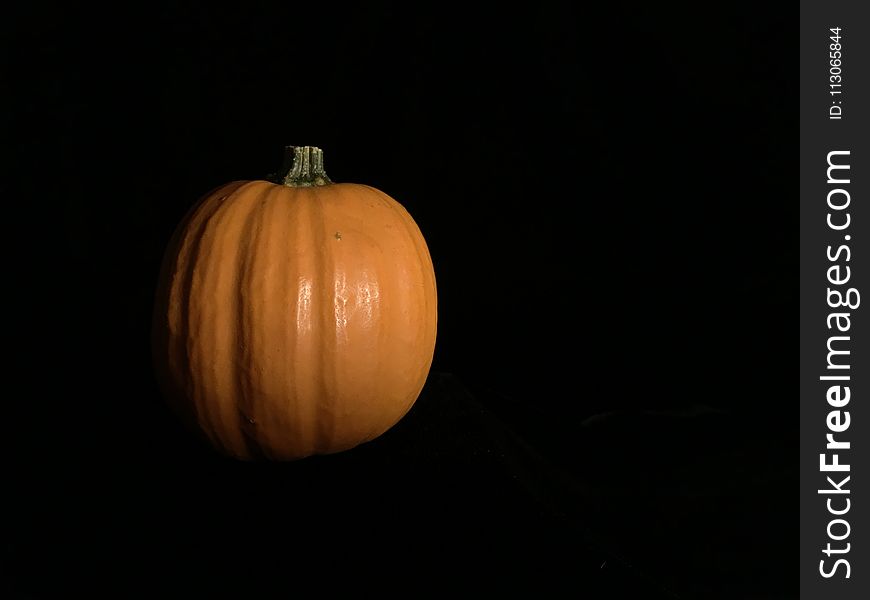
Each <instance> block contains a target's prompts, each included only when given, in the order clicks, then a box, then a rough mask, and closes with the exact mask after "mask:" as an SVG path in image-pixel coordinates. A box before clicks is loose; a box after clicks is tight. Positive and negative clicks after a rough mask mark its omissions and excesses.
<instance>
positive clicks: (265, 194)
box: [153, 180, 437, 460]
mask: <svg viewBox="0 0 870 600" xmlns="http://www.w3.org/2000/svg"><path fill="white" fill-rule="evenodd" d="M327 181H328V180H327ZM436 328H437V295H436V287H435V273H434V270H433V266H432V260H431V257H430V255H429V250H428V248H427V246H426V242H425V240H424V238H423V236H422V234H421V233H420V230H419V228H418V227H417V225H416V224H415V222H414V220H413V219H412V218H411V216H410V215H409V214H408V212H407V211H406V210H405V209H404V208H403V207H402V206H401V205H400V204H399V203H398V202H396V201H395V200H393V199H392V198H390V197H389V196H387V195H386V194H384V193H383V192H381V191H378V190H376V189H374V188H371V187H368V186H364V185H357V184H332V183H329V184H327V185H319V184H318V185H310V186H304V187H291V186H289V185H282V184H275V183H270V182H267V181H238V182H233V183H230V184H227V185H225V186H223V187H221V188H218V189H217V190H215V191H213V192H212V193H210V194H209V195H207V196H206V197H204V198H203V199H202V200H201V201H200V202H199V203H198V204H197V205H196V206H195V207H194V208H193V209H191V211H190V213H189V214H188V216H187V217H186V218H185V220H184V221H183V222H182V224H181V225H180V226H179V227H178V229H177V231H176V233H175V235H174V236H173V239H172V241H171V242H170V244H169V247H168V249H167V251H166V255H165V257H164V261H163V266H162V270H161V276H160V283H159V286H158V292H157V298H156V302H155V311H154V326H153V354H154V362H155V369H156V372H157V375H158V380H159V382H160V385H161V388H162V389H163V392H164V394H165V395H166V396H167V398H168V400H169V402H170V404H171V405H172V406H173V407H174V408H175V409H176V410H177V412H178V413H179V414H180V415H181V416H182V417H183V418H184V419H185V420H186V421H187V422H189V423H191V424H192V425H193V426H194V427H195V428H196V429H198V430H199V431H201V432H202V433H203V434H204V435H205V436H206V437H207V438H208V440H209V441H210V442H211V443H212V444H213V445H214V447H215V448H217V449H218V450H219V451H221V452H223V453H226V454H229V455H231V456H234V457H237V458H240V459H253V458H267V459H273V460H294V459H299V458H303V457H306V456H309V455H312V454H328V453H334V452H340V451H343V450H347V449H350V448H353V447H354V446H357V445H358V444H361V443H363V442H366V441H369V440H371V439H373V438H375V437H377V436H379V435H381V434H382V433H384V432H385V431H386V430H388V429H389V428H390V427H392V426H393V425H394V424H395V423H396V422H398V421H399V420H400V419H401V418H402V416H404V415H405V413H407V411H408V410H409V409H410V408H411V406H412V405H413V403H414V402H415V400H416V399H417V397H418V395H419V394H420V391H421V390H422V388H423V384H424V383H425V381H426V377H427V375H428V372H429V368H430V366H431V363H432V357H433V353H434V349H435V337H436Z"/></svg>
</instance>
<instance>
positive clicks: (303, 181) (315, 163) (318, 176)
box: [281, 146, 332, 187]
mask: <svg viewBox="0 0 870 600" xmlns="http://www.w3.org/2000/svg"><path fill="white" fill-rule="evenodd" d="M281 172H282V173H286V175H284V178H283V179H282V180H281V183H283V184H284V185H286V186H289V187H310V186H314V185H329V184H331V183H332V180H330V179H329V177H328V176H327V175H326V171H324V170H323V150H321V149H320V148H316V147H315V146H287V148H286V149H285V153H284V168H283V169H282V170H281Z"/></svg>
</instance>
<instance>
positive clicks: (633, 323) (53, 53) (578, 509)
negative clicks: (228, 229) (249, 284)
mask: <svg viewBox="0 0 870 600" xmlns="http://www.w3.org/2000/svg"><path fill="white" fill-rule="evenodd" d="M704 10H706V11H708V12H703V11H701V10H700V9H699V10H696V11H695V10H693V11H684V10H682V9H678V8H676V7H673V8H671V7H666V6H657V5H650V4H641V3H636V4H632V5H627V4H622V3H609V4H607V5H606V6H598V7H588V6H585V5H584V6H580V5H575V3H570V2H536V3H534V5H533V6H526V7H523V8H522V9H512V8H508V7H506V6H502V7H500V8H498V10H489V9H487V8H484V7H482V6H479V5H477V4H474V5H472V4H468V3H466V5H465V6H463V8H462V10H461V11H456V10H453V9H451V8H449V7H446V6H441V5H432V6H429V5H426V4H421V3H414V4H413V6H412V5H411V4H409V3H396V4H395V5H393V4H390V3H378V2H371V3H364V4H360V5H359V6H356V7H338V6H336V7H333V8H330V7H328V6H327V5H326V3H320V2H318V3H290V2H263V3H232V4H227V5H226V6H222V5H219V4H216V3H209V4H205V3H197V2H186V3H183V2H159V1H158V2H149V3H147V4H143V5H141V6H139V5H136V4H135V3H128V4H125V5H124V7H123V8H121V7H116V8H115V9H113V11H114V12H112V13H111V18H112V21H111V22H112V23H113V25H111V26H109V25H107V24H105V23H106V21H105V18H106V12H105V10H104V9H103V8H102V7H98V6H96V5H95V6H93V7H89V6H87V5H75V6H73V5H69V6H66V7H58V6H54V5H53V4H52V3H47V4H46V3H39V2H30V3H27V4H23V5H22V6H21V7H19V8H18V9H17V11H18V12H17V13H15V11H12V14H10V15H9V16H8V18H4V19H2V23H0V27H2V28H3V40H4V41H6V42H7V43H9V44H10V49H9V51H8V52H5V53H4V54H3V56H4V60H5V61H6V63H7V66H8V67H9V69H8V81H9V82H10V85H9V86H8V87H9V91H10V93H9V94H8V95H7V97H6V98H4V99H7V100H11V102H12V110H11V111H4V112H3V117H2V119H3V121H2V122H0V125H2V126H3V128H4V131H6V130H8V133H9V135H8V136H5V138H4V139H8V140H9V142H10V143H11V145H12V153H11V154H12V156H11V157H9V158H8V160H7V161H6V162H5V163H4V166H6V167H7V169H8V171H9V172H10V177H9V180H8V182H7V183H8V184H9V185H10V187H11V189H10V191H9V193H8V197H9V202H8V203H7V207H8V211H9V212H8V213H7V214H8V216H7V221H6V223H8V225H7V228H6V229H7V233H8V235H7V236H6V238H7V240H12V242H13V248H12V249H11V250H10V252H9V253H8V255H7V256H8V260H7V263H6V264H7V266H8V267H9V269H10V271H12V272H14V277H13V275H12V274H9V275H7V280H8V281H10V282H12V283H10V286H9V289H10V290H11V291H10V292H9V293H8V297H9V299H11V300H12V301H13V304H14V305H15V306H14V307H13V308H12V309H10V311H9V312H8V314H9V315H10V316H9V318H8V319H7V326H8V327H9V329H10V331H11V333H12V334H13V335H15V339H14V341H10V342H9V343H8V346H9V348H10V349H11V350H12V357H11V358H10V362H9V364H8V365H7V368H8V371H9V373H10V374H9V382H10V383H9V387H8V389H7V390H5V391H4V397H5V398H7V400H5V403H4V407H7V408H8V409H9V410H8V412H7V413H5V414H4V426H5V427H6V429H7V432H8V435H7V436H6V437H5V438H4V440H5V441H7V442H9V445H10V450H9V452H7V454H6V456H7V457H8V458H9V462H10V465H9V469H8V470H9V472H10V473H11V485H9V486H8V487H7V489H9V490H11V492H10V493H11V495H12V503H11V505H10V506H12V507H13V508H11V509H6V512H5V513H4V522H5V523H6V524H7V525H8V527H7V528H6V529H4V533H5V532H6V531H7V530H8V531H9V532H10V535H8V536H6V535H4V539H5V540H8V541H6V542H5V543H6V545H5V546H4V554H3V563H4V571H3V576H4V579H3V581H4V582H5V585H7V587H10V586H11V587H12V588H14V590H16V593H21V594H25V595H26V594H27V593H29V594H30V595H32V596H36V597H44V596H50V597H51V596H53V597H56V596H57V595H64V594H65V593H66V592H67V591H76V592H78V591H87V590H100V592H102V593H104V595H111V593H113V592H112V590H115V589H116V588H115V586H118V588H117V589H122V590H137V589H144V588H149V589H151V590H161V589H164V588H165V587H166V586H169V585H170V583H169V582H170V580H171V577H172V576H174V575H178V578H179V582H180V585H182V586H185V587H186V588H187V589H190V590H194V589H208V590H224V589H226V590H234V591H236V592H238V593H242V592H243V591H244V590H251V589H254V588H259V589H260V590H261V591H263V592H264V593H265V595H269V593H271V594H274V595H278V594H282V593H283V592H285V591H286V586H287V585H288V583H287V582H288V581H289V582H293V581H297V580H298V579H299V578H301V579H309V580H317V581H323V582H325V583H324V585H327V584H328V585H329V586H338V587H344V588H349V587H353V586H354V585H357V582H362V583H360V584H359V585H366V586H368V587H371V588H376V587H378V586H380V585H387V584H389V583H391V582H396V578H397V577H398V576H399V575H401V576H404V577H405V578H406V579H408V581H407V582H405V583H401V584H400V583H396V585H399V586H401V585H404V586H405V587H404V588H403V589H404V590H405V591H406V592H407V593H409V594H410V595H415V594H413V593H411V592H409V590H421V589H428V588H429V587H432V586H442V587H447V588H450V589H453V590H458V589H460V588H463V589H464V587H465V586H475V587H477V588H478V589H481V590H487V589H499V590H506V589H515V588H519V587H522V588H523V589H524V590H526V591H527V592H528V593H527V594H526V595H529V596H531V595H533V593H532V590H534V589H539V590H542V593H541V594H540V595H542V596H550V595H559V594H557V593H556V592H554V591H553V590H555V589H557V588H556V587H555V586H563V587H559V588H558V589H564V590H565V594H566V595H573V596H575V597H576V596H577V595H578V594H579V593H581V592H583V591H586V592H588V594H589V595H591V596H593V597H595V594H598V597H605V598H620V597H628V598H655V597H656V594H657V593H662V594H665V597H667V594H668V593H672V594H677V595H678V596H679V597H684V598H733V597H739V598H781V597H789V596H791V597H793V596H794V595H796V586H797V577H796V572H795V570H794V569H793V568H791V566H790V565H791V564H792V562H793V561H792V549H793V548H795V549H796V542H797V515H798V510H797V509H798V504H797V495H796V494H797V478H796V470H795V469H796V466H797V452H796V449H797V410H796V408H797V407H796V403H795V400H794V397H793V393H792V392H793V389H792V388H791V386H790V385H789V384H788V381H790V380H791V376H792V375H793V370H792V369H793V367H792V366H791V364H792V359H791V357H792V352H793V350H794V348H796V345H797V335H796V331H795V332H793V329H794V327H793V324H794V323H796V322H797V287H796V286H795V285H793V283H794V277H795V276H796V274H797V269H796V267H797V248H798V243H797V211H796V204H795V203H794V193H793V190H791V188H790V187H789V182H791V181H793V180H794V179H795V177H794V176H795V174H796V159H797V153H796V151H795V149H796V147H797V129H796V127H795V124H796V123H797V97H798V96H797V61H796V60H794V56H795V55H796V50H797V28H796V26H795V25H796V17H797V11H794V13H795V14H794V15H793V16H789V15H786V16H783V13H781V11H778V10H777V7H775V6H771V5H768V4H764V5H760V4H759V5H756V6H754V7H753V11H752V13H751V14H749V13H745V12H743V11H742V10H741V9H739V8H738V7H732V6H730V5H722V6H718V7H717V6H714V5H709V6H708V5H705V8H704ZM286 144H300V145H302V144H312V145H318V146H320V147H322V148H323V149H324V151H325V160H326V170H327V173H328V174H329V175H330V177H331V178H332V179H333V180H334V181H339V182H342V181H350V182H360V183H366V184H369V185H373V186H375V187H377V188H379V189H382V190H383V191H385V192H386V193H388V194H390V195H391V196H393V197H395V198H396V199H397V200H399V201H400V202H401V203H402V204H403V205H404V206H405V207H406V208H407V209H408V210H409V212H410V213H411V214H412V215H413V216H414V218H415V220H416V221H417V223H418V224H419V226H420V228H421V230H422V231H423V233H424V235H425V237H426V239H427V242H428V244H429V248H430V251H431V253H432V257H433V262H434V265H435V270H436V276H437V280H438V292H439V331H438V344H437V348H436V355H435V363H434V372H435V373H437V374H438V375H436V376H434V377H433V378H432V379H431V380H430V382H429V384H428V386H427V389H426V393H425V395H424V396H423V397H422V398H421V400H420V402H419V404H418V406H417V407H416V408H415V409H414V411H413V412H412V413H411V414H410V415H409V416H408V418H407V420H406V421H403V422H402V424H401V425H400V426H399V427H398V428H397V429H396V430H395V431H393V432H390V434H389V435H388V436H386V437H385V438H384V439H383V440H381V441H378V442H377V443H373V444H371V445H370V446H368V447H365V448H360V449H359V451H355V452H353V453H350V454H348V455H341V456H335V457H325V458H319V459H315V460H311V461H303V462H301V463H298V464H291V465H247V464H236V463H233V462H231V461H230V462H228V461H226V460H223V459H221V458H219V457H216V456H212V455H211V454H210V453H209V452H207V451H205V450H203V449H201V448H199V447H198V446H196V445H195V444H194V443H193V442H192V441H190V440H189V439H188V436H186V435H184V433H183V432H182V431H181V430H180V429H179V428H178V426H177V425H176V423H175V422H174V420H173V419H171V418H170V417H169V415H168V413H167V412H166V411H165V409H164V408H163V406H162V401H161V399H160V397H159V395H158V394H157V391H156V386H155V385H154V381H153V375H152V372H151V367H150V359H149V348H148V343H149V342H148V340H149V325H150V316H151V314H150V313H151V306H152V298H153V293H154V286H155V282H156V278H157V270H158V266H159V263H160V260H161V255H162V252H163V249H164V247H165V245H166V242H167V240H168V239H169V236H170V235H171V232H172V230H173V228H174V227H175V225H176V224H177V223H178V222H179V220H180V219H181V217H182V215H183V214H184V213H185V211H187V210H188V209H189V207H190V206H191V205H192V204H193V203H194V202H195V201H196V199H197V198H198V197H199V196H200V195H201V194H203V193H204V192H206V191H207V190H209V189H212V188H213V187H215V186H216V185H219V184H222V183H225V182H227V181H231V180H236V179H249V178H261V177H263V176H265V175H266V174H267V173H270V172H273V171H274V170H275V169H276V168H277V167H278V166H279V165H280V162H281V158H282V149H283V146H284V145H286ZM569 207H570V209H571V210H568V209H569ZM19 211H22V212H24V213H27V214H26V215H21V216H20V217H19V216H18V212H19ZM52 225H57V227H58V229H59V231H57V232H54V231H51V232H49V229H50V226H52ZM18 271H21V276H20V277H19V276H18ZM16 334H17V335H16ZM445 373H453V374H455V375H452V376H448V375H445ZM596 415H599V416H598V417H596ZM375 539H383V540H385V541H387V542H388V543H386V544H383V545H382V546H383V548H384V550H383V552H385V553H386V555H385V556H383V557H382V556H381V555H380V554H379V553H378V552H377V551H376V550H375V549H374V548H375V547H376V546H375V545H374V544H373V540H375ZM795 558H796V552H795ZM602 564H604V568H600V567H601V565H602ZM795 564H796V563H795ZM395 565H399V567H396V566H395ZM333 566H335V567H336V568H333ZM315 567H324V568H325V571H324V572H325V574H324V573H321V569H320V568H315ZM289 585H290V586H291V587H292V586H293V585H294V584H293V583H290V584H289ZM198 586H199V587H198ZM408 586H413V587H408ZM620 586H622V587H620ZM60 590H63V591H64V592H63V593H60V592H59V591H60ZM632 590H634V591H632ZM637 590H641V591H637ZM663 590H670V591H663ZM43 591H44V592H45V593H41V592H43ZM49 591H53V592H54V593H49ZM551 592H552V593H551ZM94 593H96V591H95V592H94Z"/></svg>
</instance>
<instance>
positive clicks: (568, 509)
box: [4, 372, 797, 599]
mask: <svg viewBox="0 0 870 600" xmlns="http://www.w3.org/2000/svg"><path fill="white" fill-rule="evenodd" d="M484 399H485V400H486V401H487V402H488V403H490V404H498V405H499V406H500V407H501V410H502V413H503V414H501V415H498V414H495V413H494V412H493V411H491V410H489V409H487V408H486V407H485V405H484V404H483V403H482V401H481V400H480V399H478V398H476V397H475V396H474V395H472V394H471V393H470V392H469V391H468V389H466V388H465V387H464V386H463V384H462V383H461V382H460V381H459V380H458V379H457V378H456V377H455V376H453V375H451V374H445V373H437V372H434V373H432V374H431V376H430V378H429V381H428V383H427V386H426V388H425V390H424V392H423V394H422V395H421V397H420V399H419V400H418V402H417V403H416V405H415V406H414V408H413V409H412V411H411V412H410V413H409V414H408V415H407V416H406V418H405V419H403V420H402V421H401V422H400V423H399V424H398V425H397V426H396V427H394V428H393V429H392V430H390V431H389V432H387V433H386V434H385V435H383V436H382V437H380V438H378V439H377V440H375V441H373V442H370V443H368V444H365V445H363V446H360V447H358V448H356V449H354V450H352V451H350V452H346V453H342V454H339V455H333V456H325V457H314V458H311V459H307V460H304V461H300V462H296V463H287V464H269V463H242V462H237V461H234V460H232V459H228V458H224V457H221V456H218V455H217V454H216V453H213V452H212V451H211V450H210V449H208V448H206V447H204V446H200V445H199V443H198V442H194V441H193V437H192V436H190V435H189V434H188V433H187V432H186V431H183V430H181V428H180V427H179V426H177V424H176V423H175V421H174V418H173V417H172V416H171V415H170V413H169V411H168V410H164V409H158V410H154V411H153V412H151V413H148V414H140V415H139V418H138V421H137V423H136V425H135V426H134V427H133V430H132V431H128V432H127V435H125V434H124V433H123V432H116V433H114V434H112V435H109V436H105V435H104V436H103V437H104V441H105V437H109V439H110V440H111V449H110V450H108V451H105V452H104V451H103V450H102V449H97V448H95V449H94V450H93V452H92V453H90V454H88V455H85V456H82V455H67V456H65V457H63V458H62V459H57V458H56V459H55V460H53V461H51V463H50V468H49V470H48V471H41V472H39V473H38V474H31V476H30V477H27V478H26V479H25V480H26V482H27V483H26V484H25V487H24V488H19V491H21V490H22V489H23V490H24V491H27V492H38V493H34V494H33V495H32V497H31V499H30V501H31V502H35V504H29V505H28V506H26V507H22V508H23V511H22V513H20V514H19V515H18V517H19V518H18V519H16V522H15V524H14V527H13V530H14V532H15V533H16V534H17V535H13V536H12V537H11V538H10V541H8V543H7V556H6V557H5V560H4V562H5V563H6V565H7V568H8V569H9V571H8V572H7V580H6V585H7V591H9V592H11V593H13V597H17V596H18V594H19V593H20V594H22V595H25V593H26V594H29V595H33V596H35V597H57V595H59V594H60V595H62V594H63V593H67V592H69V590H87V593H88V594H89V595H96V596H98V597H104V596H105V597H119V596H120V597H128V596H129V595H130V594H133V593H137V594H138V593H147V594H165V593H168V591H169V590H171V591H172V592H173V593H176V592H182V593H190V594H192V595H194V596H197V597H198V596H199V595H201V594H213V593H218V594H236V595H247V594H256V595H259V594H268V595H272V594H274V595H281V594H286V593H293V592H294V591H295V590H298V589H300V588H299V586H301V585H302V584H309V583H310V584H314V585H322V586H325V588H324V589H327V590H329V591H331V592H338V591H343V592H344V591H346V592H348V593H354V594H363V595H365V594H369V593H381V592H383V591H385V590H394V591H397V592H404V593H408V591H409V590H420V592H421V593H424V592H428V591H436V590H437V591H444V592H447V593H456V594H458V593H469V592H470V591H472V590H478V591H480V592H486V593H493V592H496V591H498V592H507V591H515V592H516V591H519V592H522V593H523V594H524V595H529V596H531V595H536V596H538V595H543V596H545V597H563V596H564V597H577V596H578V595H579V596H581V597H586V598H651V599H654V598H674V597H680V598H737V597H739V598H780V597H783V598H784V597H789V596H790V592H788V591H787V588H788V585H787V584H786V582H787V580H788V579H789V575H790V566H791V560H790V557H789V556H788V555H785V556H783V555H781V554H779V553H778V550H779V548H781V547H782V545H784V544H785V543H788V542H792V541H794V540H793V538H794V537H796V532H795V531H793V530H792V528H790V527H789V526H788V525H789V524H788V523H787V522H785V520H784V519H782V517H781V514H780V513H781V506H782V505H783V504H787V503H788V502H789V500H790V497H791V496H792V492H793V488H794V486H795V485H796V480H797V474H796V467H795V465H794V464H793V461H792V460H790V451H788V450H787V449H786V448H770V447H768V446H767V442H766V440H765V432H764V431H761V430H758V429H755V428H753V427H750V426H747V425H746V424H745V423H742V422H741V421H740V420H738V419H735V418H734V417H732V416H728V415H725V414H722V413H720V412H717V411H712V410H711V409H709V408H707V407H703V406H696V407H692V408H691V409H690V410H688V411H684V412H679V413H678V412H671V413H652V412H646V413H643V412H637V411H633V412H626V413H610V414H602V415H596V416H593V417H590V418H589V419H587V420H585V421H584V422H581V423H576V424H561V425H558V424H554V423H552V422H550V421H549V419H544V420H542V421H540V422H536V423H530V422H528V420H529V417H530V416H532V417H533V418H534V416H533V415H529V414H528V412H527V411H525V410H524V409H523V408H522V406H521V405H520V404H518V403H516V402H514V403H511V402H508V401H506V399H504V398H494V397H485V398H484ZM542 419H543V417H542ZM517 420H524V421H526V422H525V423H524V424H521V423H518V422H516V421H517ZM545 421H546V422H545ZM521 425H525V426H526V428H527V429H531V430H533V429H534V428H535V427H544V428H548V429H549V431H550V435H551V436H552V439H553V440H561V443H565V441H566V440H570V447H569V448H561V449H558V451H556V449H555V448H553V447H552V446H550V447H547V446H548V445H547V444H542V445H541V446H543V450H542V449H540V448H535V447H533V446H531V445H530V444H529V443H528V441H527V440H525V439H523V438H522V437H521V436H520V435H518V434H517V429H519V428H520V426H521ZM529 426H531V427H529ZM569 430H570V431H569ZM149 431H152V432H157V433H159V436H158V437H157V438H156V439H153V440H150V441H149V443H148V444H147V446H141V445H140V444H141V442H142V439H143V437H145V436H146V435H147V434H148V432H149ZM37 498H38V499H37ZM10 575H11V576H10ZM784 588H786V590H784Z"/></svg>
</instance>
